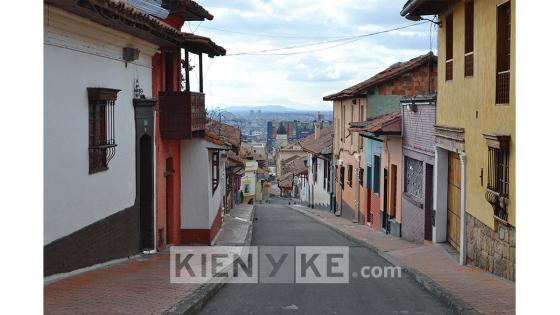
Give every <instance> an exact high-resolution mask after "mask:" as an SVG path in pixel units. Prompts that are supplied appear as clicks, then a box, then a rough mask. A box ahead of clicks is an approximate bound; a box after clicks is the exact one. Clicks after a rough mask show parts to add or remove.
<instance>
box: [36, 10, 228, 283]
mask: <svg viewBox="0 0 560 315" xmlns="http://www.w3.org/2000/svg"><path fill="white" fill-rule="evenodd" d="M44 11H45V19H44V21H45V36H44V54H45V69H44V70H45V95H44V98H45V139H47V140H46V144H47V146H46V147H47V148H46V150H45V166H46V167H45V226H44V229H45V239H44V260H45V265H44V274H45V276H49V275H52V274H57V273H63V272H69V271H73V270H76V269H80V268H84V267H88V266H91V265H94V264H98V263H103V262H107V261H110V260H114V259H118V258H123V257H129V256H133V255H135V254H138V253H141V252H146V251H148V252H154V251H155V250H156V249H158V248H161V247H162V246H164V245H165V244H167V243H169V242H175V241H177V240H178V239H179V238H178V237H177V236H176V235H175V234H176V233H178V232H179V230H178V227H179V224H178V221H176V220H175V221H173V220H168V218H170V217H173V218H175V219H177V218H176V217H175V215H177V214H178V213H179V212H178V207H179V202H178V196H179V195H180V192H179V190H178V189H179V186H180V185H179V180H173V181H171V183H172V185H170V186H172V187H173V189H171V193H172V196H173V197H171V198H169V197H167V198H168V200H171V201H170V202H169V204H171V205H172V206H171V207H167V206H166V205H165V204H164V206H163V209H164V210H161V208H162V207H161V203H160V202H159V201H158V198H157V194H156V191H157V190H158V189H159V188H160V187H161V186H162V185H163V187H165V185H164V184H165V183H166V181H165V180H164V181H163V183H162V181H160V179H159V175H161V176H164V173H166V172H167V171H170V172H171V173H173V171H175V170H177V171H178V165H179V164H178V160H175V161H173V162H172V163H169V161H168V160H167V158H166V157H163V158H162V156H160V155H159V154H158V153H157V152H158V149H159V148H160V147H161V146H160V143H158V140H157V139H158V137H159V133H160V129H161V128H160V125H159V123H156V121H159V118H158V116H159V114H158V115H156V114H155V113H154V112H160V111H161V105H162V104H161V102H160V96H161V95H160V94H159V92H161V91H163V90H174V91H175V90H177V89H178V88H179V86H180V72H179V71H180V70H179V69H180V68H179V64H180V62H179V61H180V52H179V49H180V47H183V48H187V49H189V50H192V51H196V52H197V53H200V54H202V53H208V54H210V55H212V56H215V55H220V54H225V50H224V49H223V48H221V47H219V46H217V45H215V44H214V43H212V42H211V41H210V40H209V39H207V38H202V37H198V36H195V35H192V34H186V33H182V32H181V31H180V25H182V23H183V22H184V21H185V20H186V19H187V18H194V17H198V18H200V19H202V18H203V17H202V16H204V15H205V14H206V13H207V12H206V11H205V10H204V9H202V7H200V6H199V5H198V4H196V3H194V2H192V1H191V2H173V4H172V5H170V6H169V7H167V8H164V7H163V5H162V6H161V7H157V6H154V7H153V8H152V9H150V10H149V12H148V11H143V10H141V9H139V8H136V7H134V6H133V5H132V4H130V3H129V2H127V1H112V0H85V1H79V2H76V1H70V0H48V1H45V6H44ZM106 25H111V27H107V26H106ZM164 55H165V56H164ZM164 68H165V69H168V70H169V71H167V70H166V71H163V70H162V69H164ZM164 78H165V79H164ZM76 104H83V106H76ZM202 106H203V104H202ZM80 117H82V118H83V119H82V118H80ZM61 118H64V119H62V120H61ZM68 118H70V119H68ZM202 119H203V120H204V117H202ZM189 126H190V124H189ZM80 130H81V131H83V132H80ZM83 139H88V140H87V141H86V142H85V143H84V141H82V140H83ZM170 150H171V151H173V150H174V149H170ZM78 152H83V154H80V153H78ZM162 163H163V165H165V166H166V168H163V169H160V167H159V166H161V165H162ZM164 170H165V172H164ZM167 208H169V209H167ZM162 212H163V215H162ZM168 213H171V215H169V216H167V217H166V215H167V214H168ZM170 225H172V226H176V227H177V229H175V230H174V231H173V229H172V228H166V227H169V226H170ZM170 232H171V233H170ZM84 248H87V251H84V250H83V249H84Z"/></svg>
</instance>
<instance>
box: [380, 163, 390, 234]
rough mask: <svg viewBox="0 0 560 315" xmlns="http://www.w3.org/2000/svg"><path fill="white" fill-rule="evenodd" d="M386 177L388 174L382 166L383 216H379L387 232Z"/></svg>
mask: <svg viewBox="0 0 560 315" xmlns="http://www.w3.org/2000/svg"><path fill="white" fill-rule="evenodd" d="M388 177H389V174H388V172H387V169H386V168H383V217H382V218H381V226H382V228H383V229H384V230H385V231H387V232H389V231H388V226H389V224H388V223H389V222H388V221H389V216H388V215H387V211H388V210H389V209H388V208H387V204H388V202H387V197H388V194H387V188H388V183H387V181H388Z"/></svg>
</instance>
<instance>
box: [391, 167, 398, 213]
mask: <svg viewBox="0 0 560 315" xmlns="http://www.w3.org/2000/svg"><path fill="white" fill-rule="evenodd" d="M397 178H398V177H397V166H396V165H395V164H391V200H390V201H391V206H390V208H391V211H390V212H389V214H390V215H391V216H390V217H391V218H394V217H395V216H396V215H397Z"/></svg>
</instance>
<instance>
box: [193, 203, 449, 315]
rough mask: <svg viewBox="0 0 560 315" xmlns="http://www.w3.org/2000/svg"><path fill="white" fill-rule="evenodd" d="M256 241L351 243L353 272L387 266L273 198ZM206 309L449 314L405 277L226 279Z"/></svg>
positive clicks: (259, 213) (259, 215)
mask: <svg viewBox="0 0 560 315" xmlns="http://www.w3.org/2000/svg"><path fill="white" fill-rule="evenodd" d="M255 218H256V221H255V223H254V230H253V242H252V245H254V246H296V245H300V246H301V245H303V246H309V245H315V246H349V247H350V275H352V274H353V273H354V272H357V273H358V274H359V272H360V269H361V267H362V266H387V265H389V264H388V262H386V261H385V260H384V259H383V258H381V257H379V256H378V255H377V254H376V253H374V252H372V251H371V250H369V249H367V248H365V247H363V246H361V245H359V244H356V243H354V242H352V241H350V240H349V239H347V238H345V237H343V236H342V235H340V234H338V233H337V232H335V231H333V230H331V229H329V228H328V227H326V226H324V225H322V224H321V223H318V222H316V221H314V220H313V219H311V218H309V217H306V216H304V215H302V214H300V213H298V212H296V211H294V210H292V209H291V208H290V207H289V206H288V200H287V199H272V200H271V203H270V204H259V205H257V206H256V212H255ZM200 313H201V314H286V313H298V314H446V313H450V311H448V310H447V309H446V308H445V307H444V306H442V305H441V304H440V303H439V302H438V301H437V300H436V299H435V298H434V297H433V296H432V295H431V294H430V293H428V292H426V291H425V290H424V289H422V288H421V287H419V285H418V284H417V283H415V282H414V281H413V280H412V279H410V278H408V276H407V275H406V274H404V273H403V274H402V277H401V278H387V279H372V278H369V279H363V278H361V277H360V278H353V277H352V276H351V277H350V283H349V284H226V285H225V286H224V287H223V288H222V289H221V290H220V291H219V292H218V293H217V294H216V295H215V296H214V297H213V298H212V299H211V300H210V301H209V302H208V304H207V305H206V306H205V307H204V309H203V310H202V311H201V312H200Z"/></svg>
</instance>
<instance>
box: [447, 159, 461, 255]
mask: <svg viewBox="0 0 560 315" xmlns="http://www.w3.org/2000/svg"><path fill="white" fill-rule="evenodd" d="M460 232H461V161H460V159H459V154H457V153H454V152H449V154H448V173H447V241H448V242H449V243H450V244H451V245H452V246H453V247H455V248H456V249H459V239H460Z"/></svg>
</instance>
